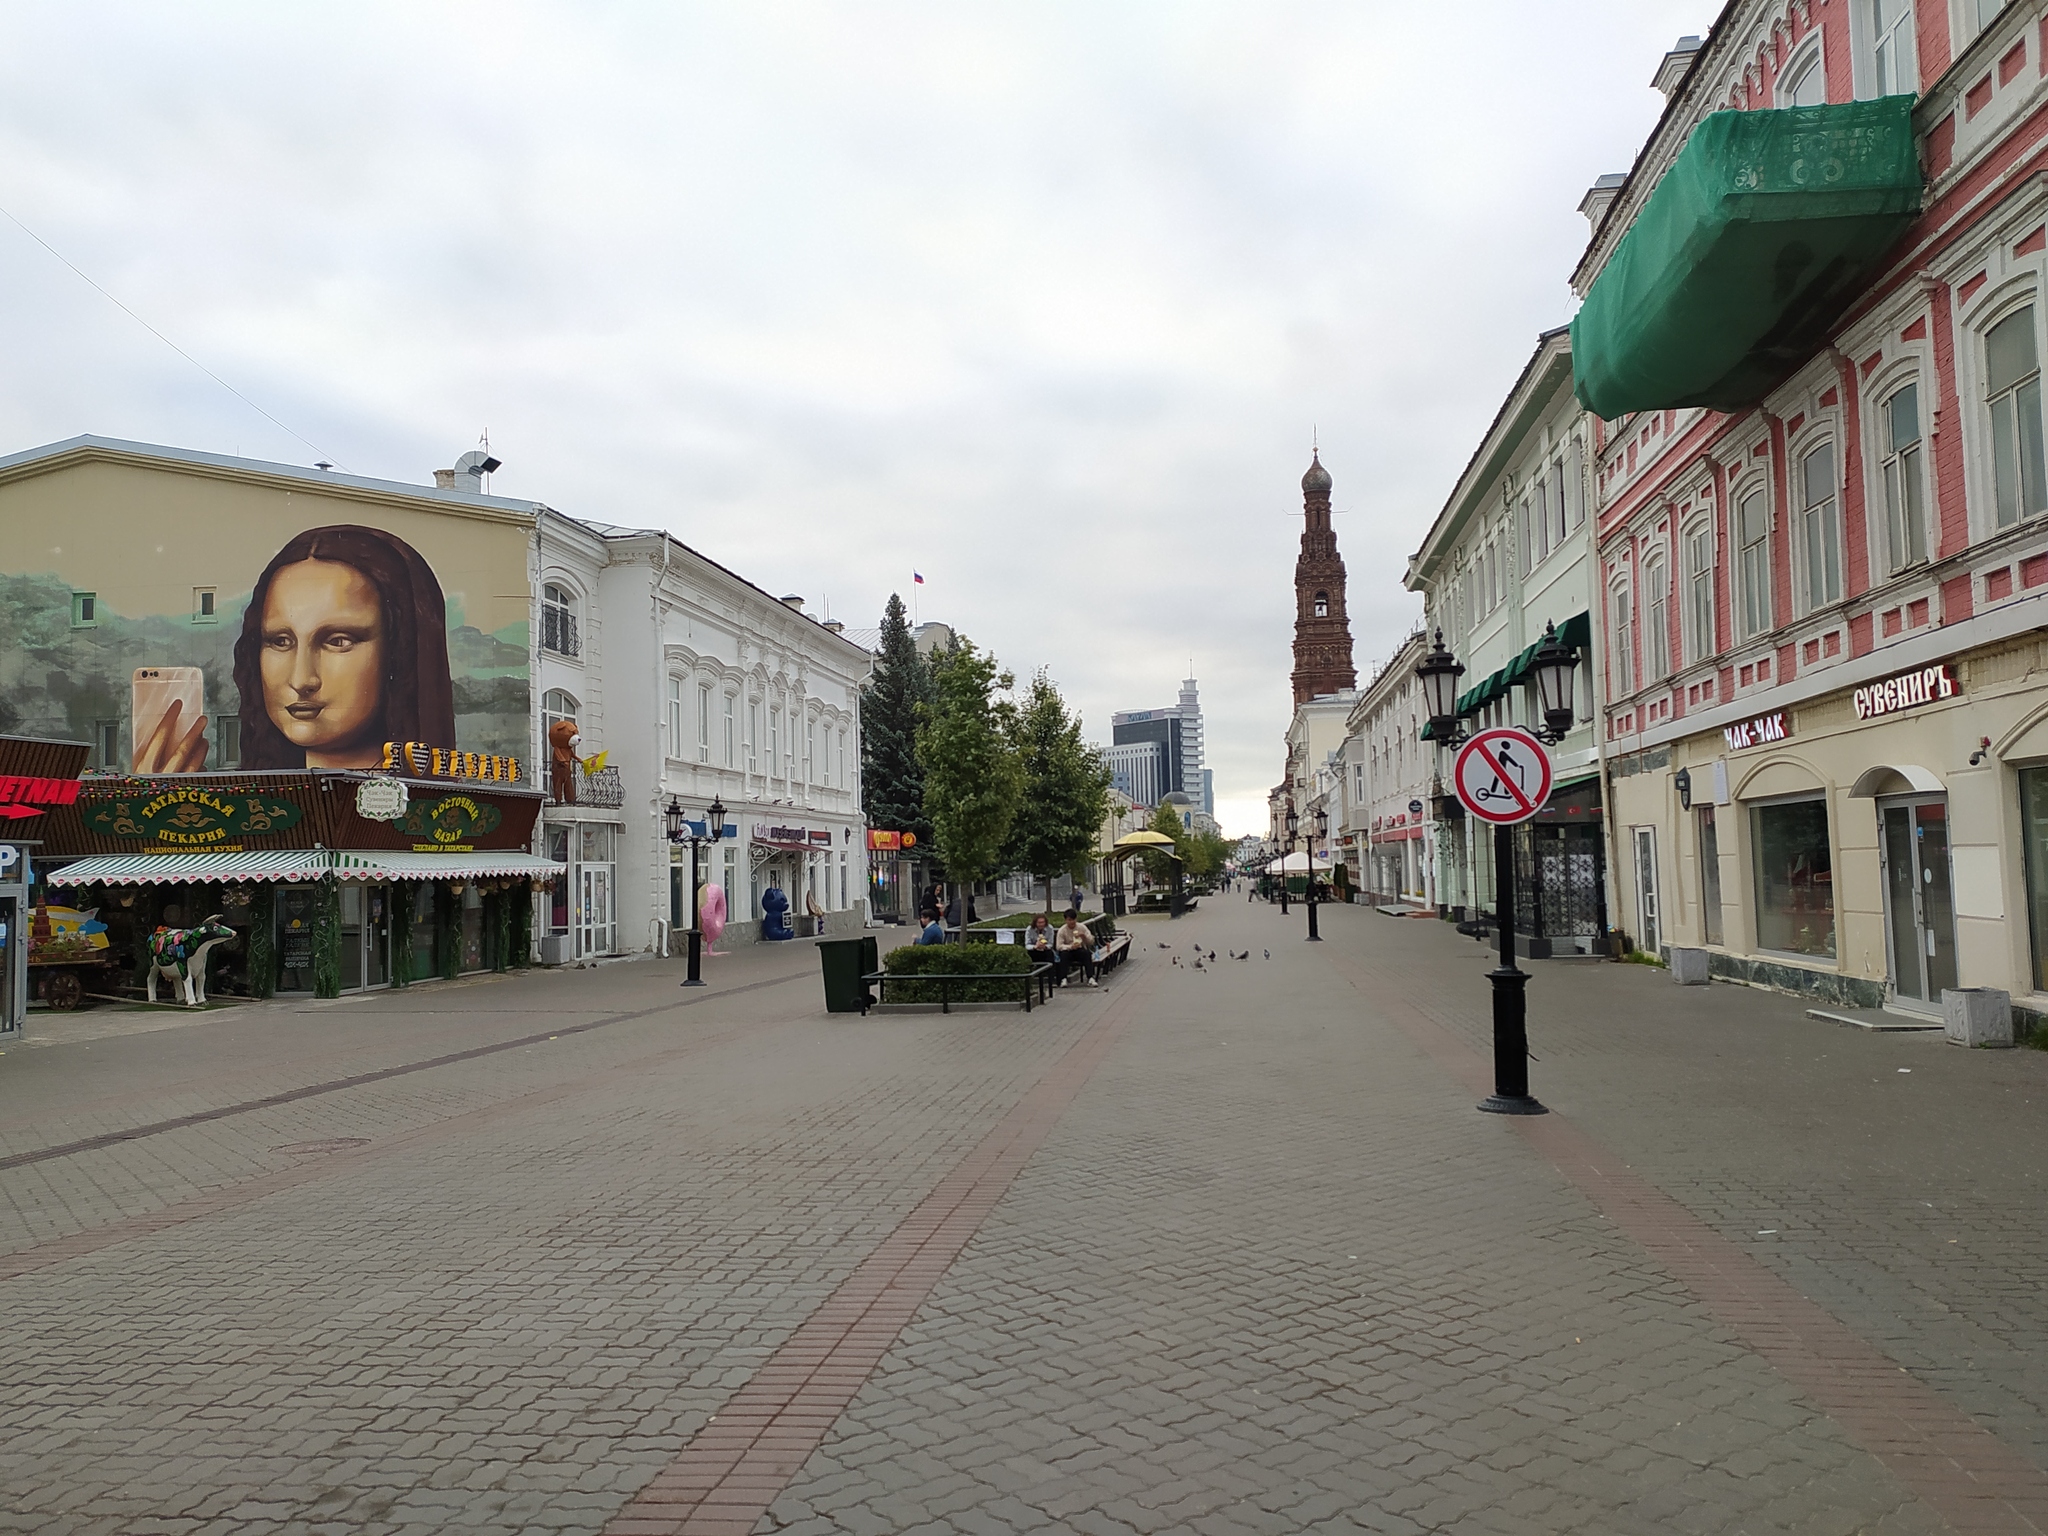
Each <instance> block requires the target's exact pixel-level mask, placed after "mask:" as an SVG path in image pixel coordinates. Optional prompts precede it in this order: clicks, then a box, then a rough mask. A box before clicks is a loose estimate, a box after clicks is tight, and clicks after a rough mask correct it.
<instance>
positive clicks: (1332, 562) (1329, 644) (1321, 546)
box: [1294, 455, 1358, 704]
mask: <svg viewBox="0 0 2048 1536" xmlns="http://www.w3.org/2000/svg"><path fill="white" fill-rule="evenodd" d="M1301 497H1302V510H1303V514H1304V518H1305V521H1304V524H1303V527H1302V530H1301V557H1300V558H1299V559H1298V560H1296V561H1295V562H1294V702H1295V703H1296V704H1302V703H1305V702H1307V701H1308V700H1310V699H1312V698H1315V697H1316V696H1317V695H1318V694H1324V693H1336V692H1338V691H1340V690H1341V689H1345V688H1355V687H1357V686H1358V672H1357V669H1356V668H1354V667H1353V666H1352V665H1351V619H1350V616H1349V615H1348V614H1347V613H1346V611H1345V608H1344V561H1343V560H1342V559H1341V558H1340V557H1339V556H1338V554H1337V535H1336V533H1335V532H1334V531H1333V530H1332V529H1331V527H1330V472H1329V471H1328V470H1327V469H1325V468H1323V461H1322V458H1321V456H1320V455H1312V456H1311V458H1310V462H1309V466H1308V473H1307V474H1305V475H1303V476H1302V477H1301Z"/></svg>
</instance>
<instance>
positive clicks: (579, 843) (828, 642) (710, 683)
mask: <svg viewBox="0 0 2048 1536" xmlns="http://www.w3.org/2000/svg"><path fill="white" fill-rule="evenodd" d="M533 561H534V569H533V573H532V574H533V586H534V592H535V594H536V614H535V623H534V626H533V635H534V658H533V674H532V675H533V678H534V698H535V703H536V709H535V720H534V761H535V762H536V763H537V764H542V765H545V764H546V762H547V760H548V746H547V731H548V727H549V726H550V725H551V724H552V723H553V722H554V721H555V720H558V719H573V720H575V721H576V724H577V728H578V731H579V732H580V734H581V735H582V738H583V740H582V743H581V745H580V747H579V748H578V750H579V751H580V752H581V753H582V754H584V755H585V756H586V757H588V756H595V755H596V754H598V753H603V754H604V755H605V758H606V768H605V771H604V772H602V773H600V774H598V775H596V776H594V777H591V776H585V775H581V774H579V775H578V803H576V804H574V805H565V804H550V805H549V806H548V807H547V808H546V809H545V810H544V811H543V813H542V818H541V828H540V839H541V844H542V851H543V852H546V853H551V854H552V855H554V856H555V857H558V858H560V859H561V860H562V861H563V862H565V863H567V864H568V866H569V874H568V879H567V881H566V882H565V883H563V884H561V885H559V886H558V888H557V889H556V890H555V891H554V892H553V893H552V894H551V895H550V896H549V897H547V898H544V899H543V910H541V911H540V912H538V913H536V922H535V933H536V934H537V935H538V937H539V943H540V946H541V948H542V950H543V954H544V957H545V958H548V959H552V960H559V961H580V960H585V959H590V958H594V957H597V956H602V955H608V954H621V953H628V952H632V951H636V950H647V949H656V950H659V949H662V948H664V947H665V946H667V945H668V943H669V942H670V935H671V932H672V931H680V930H681V929H682V928H684V927H687V926H688V923H689V913H690V910H691V909H690V905H689V903H688V900H687V897H686V894H685V893H686V890H687V886H688V881H689V867H690V850H689V848H688V846H687V845H685V846H680V847H672V846H671V845H670V844H669V842H668V837H667V830H666V813H667V809H668V806H669V803H670V801H671V800H674V801H676V802H677V803H679V804H680V805H681V806H682V808H683V810H684V812H685V815H686V817H687V818H688V820H689V821H690V822H692V823H694V824H696V825H697V826H698V827H700V828H702V829H703V831H705V832H706V833H707V834H708V833H710V832H712V831H714V830H715V829H714V828H712V827H710V826H709V825H708V824H707V823H706V820H705V812H706V808H707V807H708V806H709V805H710V804H711V803H712V801H713V800H714V799H716V800H718V801H720V802H722V803H723V804H724V806H725V818H724V836H723V837H722V838H720V839H718V840H717V841H715V842H712V843H710V844H708V845H706V846H705V847H703V848H702V849H701V850H700V852H699V872H698V875H699V881H700V885H704V886H708V885H717V886H719V887H721V888H722V889H723V891H724V894H725V903H726V910H727V913H728V914H729V916H728V926H727V930H726V935H727V936H726V937H725V938H724V939H723V940H721V947H730V946H731V945H733V944H735V943H747V942H751V941H753V940H754V939H756V938H757V937H758V936H759V934H760V932H761V918H762V914H763V907H762V898H763V897H764V895H765V894H766V893H767V892H768V891H769V890H770V889H771V888H772V889H779V890H781V891H782V892H783V893H784V894H785V895H786V896H787V897H788V900H789V906H788V913H789V916H790V919H791V921H792V923H793V925H794V926H795V928H796V930H797V932H798V933H799V934H803V933H809V932H823V933H836V932H841V931H854V930H857V929H859V928H861V927H863V926H864V925H865V922H866V896H867V852H866V849H867V836H866V822H865V819H864V818H863V816H862V813H861V807H860V690H861V686H862V684H863V683H864V682H865V681H866V679H867V677H868V675H869V673H870V670H871V668H872V665H873V657H872V656H871V655H870V654H869V653H868V652H867V651H866V650H865V649H864V648H862V647H861V646H859V645H857V644H855V643H853V642H852V641H850V640H847V639H846V638H844V636H843V635H842V634H841V633H840V632H839V626H836V625H829V624H825V623H821V622H820V621H818V620H817V619H815V618H813V617H812V616H810V615H809V614H807V613H805V612H803V606H802V600H801V599H800V598H795V597H788V598H776V597H773V596H771V595H769V594H768V593H767V592H765V591H763V590H762V589H761V588H759V587H756V586H754V585H753V584H751V583H750V582H747V581H745V580H743V579H742V578H741V577H739V576H737V575H735V574H733V573H732V572H731V571H728V570H726V569H725V568H724V567H723V566H720V565H718V564H717V563H716V562H714V561H712V560H709V559H706V558H705V557H704V556H703V555H701V554H699V553H697V552H696V551H695V550H693V549H691V548H690V547H689V546H687V545H685V544H683V543H681V542H680V541H678V540H677V539H675V538H673V537H672V536H670V535H668V534H666V533H663V532H660V531H655V530H647V529H633V528H618V527H610V526H606V525H602V524H594V523H586V522H581V521H579V520H577V519H574V518H570V517H566V516H563V515H562V514H560V513H557V512H554V511H552V510H549V509H543V510H542V512H541V514H540V517H539V519H538V525H537V539H536V544H535V548H534V554H533Z"/></svg>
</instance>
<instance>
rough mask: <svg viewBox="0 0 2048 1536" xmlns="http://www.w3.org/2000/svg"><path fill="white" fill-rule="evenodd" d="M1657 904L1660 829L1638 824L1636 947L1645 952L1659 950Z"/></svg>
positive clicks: (1659, 937)
mask: <svg viewBox="0 0 2048 1536" xmlns="http://www.w3.org/2000/svg"><path fill="white" fill-rule="evenodd" d="M1659 915H1660V914H1659V912H1658V908H1657V829H1656V828H1655V827H1637V828H1636V925H1637V926H1638V927H1639V928H1641V929H1642V930H1643V931H1642V932H1641V933H1640V934H1638V935H1637V936H1636V947H1637V948H1638V949H1640V950H1642V952H1643V953H1644V954H1646V955H1654V954H1656V953H1657V950H1658V946H1659V944H1660V942H1661V935H1662V932H1663V924H1662V923H1661V922H1660V921H1659Z"/></svg>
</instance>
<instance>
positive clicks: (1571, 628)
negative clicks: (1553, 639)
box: [1557, 609, 1593, 651]
mask: <svg viewBox="0 0 2048 1536" xmlns="http://www.w3.org/2000/svg"><path fill="white" fill-rule="evenodd" d="M1557 638H1558V639H1559V640H1561V641H1563V642H1564V643H1565V644H1566V645H1569V646H1572V647H1574V648H1575V649H1578V650H1582V651H1583V650H1587V649H1589V648H1591V646H1592V644H1593V614H1592V611H1591V610H1590V609H1587V610H1583V611H1581V612H1579V613H1575V614H1573V615H1572V616H1571V617H1570V618H1568V619H1566V620H1565V621H1564V622H1563V623H1562V624H1560V625H1558V626H1557Z"/></svg>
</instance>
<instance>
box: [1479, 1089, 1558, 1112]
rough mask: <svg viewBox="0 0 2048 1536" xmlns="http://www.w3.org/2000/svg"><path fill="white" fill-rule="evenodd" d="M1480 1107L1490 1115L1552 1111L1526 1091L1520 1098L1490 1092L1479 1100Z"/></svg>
mask: <svg viewBox="0 0 2048 1536" xmlns="http://www.w3.org/2000/svg"><path fill="white" fill-rule="evenodd" d="M1478 1107H1479V1108H1480V1109H1481V1110H1483V1111H1485V1112H1486V1113H1487V1114H1489V1115H1547V1114H1549V1113H1550V1111H1549V1110H1547V1109H1545V1108H1544V1107H1543V1106H1542V1105H1541V1104H1539V1103H1537V1102H1536V1101H1535V1100H1534V1099H1532V1098H1531V1097H1529V1095H1528V1094H1526V1093H1525V1094H1523V1095H1522V1096H1521V1097H1520V1098H1512V1097H1509V1096H1508V1095H1506V1094H1499V1093H1490V1094H1488V1095H1487V1096H1486V1097H1485V1098H1483V1099H1481V1100H1480V1101H1479V1106H1478Z"/></svg>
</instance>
